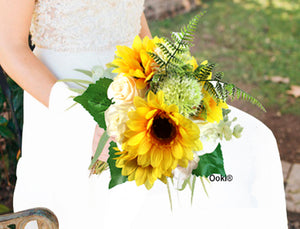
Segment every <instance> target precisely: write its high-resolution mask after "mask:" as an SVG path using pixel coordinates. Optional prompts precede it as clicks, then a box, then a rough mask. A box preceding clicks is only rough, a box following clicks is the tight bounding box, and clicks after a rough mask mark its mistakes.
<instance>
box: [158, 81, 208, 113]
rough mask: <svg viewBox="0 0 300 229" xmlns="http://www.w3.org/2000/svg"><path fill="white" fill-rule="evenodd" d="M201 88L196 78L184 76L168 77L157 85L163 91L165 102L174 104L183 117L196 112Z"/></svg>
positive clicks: (200, 96) (200, 97) (201, 96)
mask: <svg viewBox="0 0 300 229" xmlns="http://www.w3.org/2000/svg"><path fill="white" fill-rule="evenodd" d="M201 89H202V86H201V85H200V84H199V83H198V81H197V80H196V79H192V78H185V77H168V78H166V79H165V80H164V81H163V82H160V83H159V85H158V91H160V90H161V91H163V92H164V97H165V103H166V104H167V105H171V104H176V105H177V106H178V108H179V113H180V114H182V115H183V116H185V117H189V116H190V115H195V114H196V113H197V105H199V104H200V103H201V100H202V99H203V95H202V93H201Z"/></svg>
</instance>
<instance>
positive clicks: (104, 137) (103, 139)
mask: <svg viewBox="0 0 300 229" xmlns="http://www.w3.org/2000/svg"><path fill="white" fill-rule="evenodd" d="M108 139H109V136H108V135H107V133H106V131H105V132H104V133H103V134H102V136H101V138H100V140H99V143H98V146H97V149H96V152H95V155H94V157H93V159H92V162H91V164H90V166H89V169H91V168H93V166H94V165H95V163H96V162H97V160H98V157H99V156H100V155H101V153H102V151H103V149H104V146H105V144H106V142H107V141H108Z"/></svg>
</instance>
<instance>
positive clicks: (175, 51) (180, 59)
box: [149, 13, 203, 90]
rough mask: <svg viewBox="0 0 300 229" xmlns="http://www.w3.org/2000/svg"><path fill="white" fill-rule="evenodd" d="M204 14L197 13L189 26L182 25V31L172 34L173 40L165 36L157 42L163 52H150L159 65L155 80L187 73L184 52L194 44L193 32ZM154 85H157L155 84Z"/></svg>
mask: <svg viewBox="0 0 300 229" xmlns="http://www.w3.org/2000/svg"><path fill="white" fill-rule="evenodd" d="M202 15H203V13H201V14H199V15H196V16H195V17H194V18H193V19H192V20H191V21H190V22H189V23H188V25H187V26H183V27H182V29H181V32H179V33H175V32H173V33H172V35H171V38H172V41H170V40H169V39H168V38H165V37H164V38H163V42H162V43H158V44H157V46H158V47H159V49H160V51H161V53H159V54H157V53H149V55H150V56H151V57H152V58H153V60H154V61H155V62H156V63H157V64H158V66H159V68H158V72H157V73H156V77H154V78H156V80H155V81H159V80H160V79H163V78H164V77H168V76H169V75H179V76H180V75H183V74H186V73H187V71H186V70H187V69H186V67H187V65H186V64H185V61H184V60H185V59H184V58H185V55H184V54H185V53H187V52H189V47H191V46H192V45H193V39H194V38H193V34H194V33H195V31H196V28H197V24H198V23H199V20H200V17H201V16H202ZM152 86H153V87H155V85H152ZM152 90H153V89H152Z"/></svg>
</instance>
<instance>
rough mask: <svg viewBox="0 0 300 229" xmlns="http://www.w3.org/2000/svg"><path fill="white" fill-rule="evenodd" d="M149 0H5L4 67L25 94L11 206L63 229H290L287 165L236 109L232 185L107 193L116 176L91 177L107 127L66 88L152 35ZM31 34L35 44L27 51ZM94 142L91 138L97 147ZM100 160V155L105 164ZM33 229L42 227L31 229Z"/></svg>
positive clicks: (0, 49)
mask: <svg viewBox="0 0 300 229" xmlns="http://www.w3.org/2000/svg"><path fill="white" fill-rule="evenodd" d="M143 4H144V1H143V0H37V1H34V0H28V1H19V0H9V1H8V0H0V20H1V24H0V31H1V35H0V53H1V55H0V63H1V65H2V67H3V68H4V69H5V71H6V72H7V73H8V74H9V75H10V76H11V77H12V78H13V79H14V80H15V81H16V82H17V83H18V84H19V85H20V86H21V87H22V88H23V89H24V127H23V145H22V157H21V158H20V160H19V162H18V166H17V184H16V188H15V193H14V210H15V211H19V210H24V209H28V208H33V207H47V208H49V209H50V210H52V211H53V212H54V213H55V214H56V215H57V217H58V219H59V224H60V228H62V229H71V228H72V229H76V228H112V229H114V228H118V227H122V228H153V227H155V228H171V227H173V228H182V227H196V228H219V227H222V228H280V229H284V228H287V221H286V210H285V199H284V190H283V179H282V171H281V164H280V159H279V154H278V149H277V145H276V140H275V139H274V136H273V134H272V132H271V131H270V130H269V129H268V128H267V127H265V126H264V125H263V124H262V123H261V122H259V121H258V120H256V119H255V118H253V117H252V116H250V115H248V114H246V113H244V112H242V111H240V110H238V109H235V108H234V107H231V109H232V112H231V114H232V116H233V117H238V120H239V123H240V124H241V125H242V126H244V131H243V137H242V138H241V139H238V140H234V141H232V142H230V144H227V143H226V142H224V143H223V142H222V147H223V152H224V160H225V166H226V168H225V169H226V170H227V173H228V174H231V175H232V176H233V180H232V182H211V183H210V184H206V186H207V189H208V193H209V197H207V196H206V195H205V192H204V190H203V188H202V186H201V184H200V183H197V184H196V189H195V194H194V202H193V205H191V204H190V193H189V191H188V190H185V191H183V192H178V191H176V190H175V189H174V188H171V196H172V202H173V211H171V210H170V203H169V198H168V192H167V190H166V188H165V186H164V185H162V184H159V183H158V182H157V184H156V185H154V187H153V188H152V189H151V191H147V190H145V188H144V187H136V185H135V183H134V182H127V183H126V184H123V185H120V186H118V187H115V188H113V189H111V190H108V182H109V179H110V177H109V176H110V174H109V171H104V172H103V173H102V174H101V175H100V176H96V175H92V176H89V171H88V166H89V163H90V159H91V151H92V145H93V142H94V145H95V144H96V143H97V141H98V139H99V135H100V134H99V133H100V132H101V130H99V129H98V128H96V130H95V126H96V123H95V122H94V120H93V119H92V117H91V116H90V115H89V114H88V113H87V112H86V111H85V110H84V109H83V108H82V107H81V106H79V105H77V106H75V107H73V108H72V109H70V110H66V109H67V108H68V107H69V106H70V105H72V104H73V101H72V99H71V98H70V96H74V95H76V93H74V92H71V91H70V90H69V86H70V85H68V84H65V83H62V82H57V80H58V79H66V78H72V79H74V78H78V79H85V75H83V74H81V73H79V72H76V71H74V69H76V68H78V69H91V68H92V67H93V66H95V65H102V66H105V64H106V63H108V62H110V61H112V60H113V57H114V52H115V47H116V45H128V46H130V45H131V44H132V41H133V38H134V37H135V35H137V34H140V36H141V37H144V36H146V35H147V36H150V37H151V34H150V31H149V28H148V25H147V22H146V19H145V16H144V14H143ZM29 30H30V31H31V34H32V39H33V42H34V44H35V45H36V48H35V50H34V54H33V53H32V52H31V51H30V49H29V48H28V43H27V37H28V32H29ZM93 139H94V141H93ZM106 157H107V156H106V155H102V159H103V158H106ZM29 226H32V228H34V227H35V225H33V224H32V225H29Z"/></svg>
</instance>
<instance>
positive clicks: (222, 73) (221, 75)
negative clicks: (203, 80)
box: [212, 72, 224, 80]
mask: <svg viewBox="0 0 300 229" xmlns="http://www.w3.org/2000/svg"><path fill="white" fill-rule="evenodd" d="M223 77H224V72H217V73H216V74H214V76H213V77H212V79H214V80H222V79H223Z"/></svg>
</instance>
